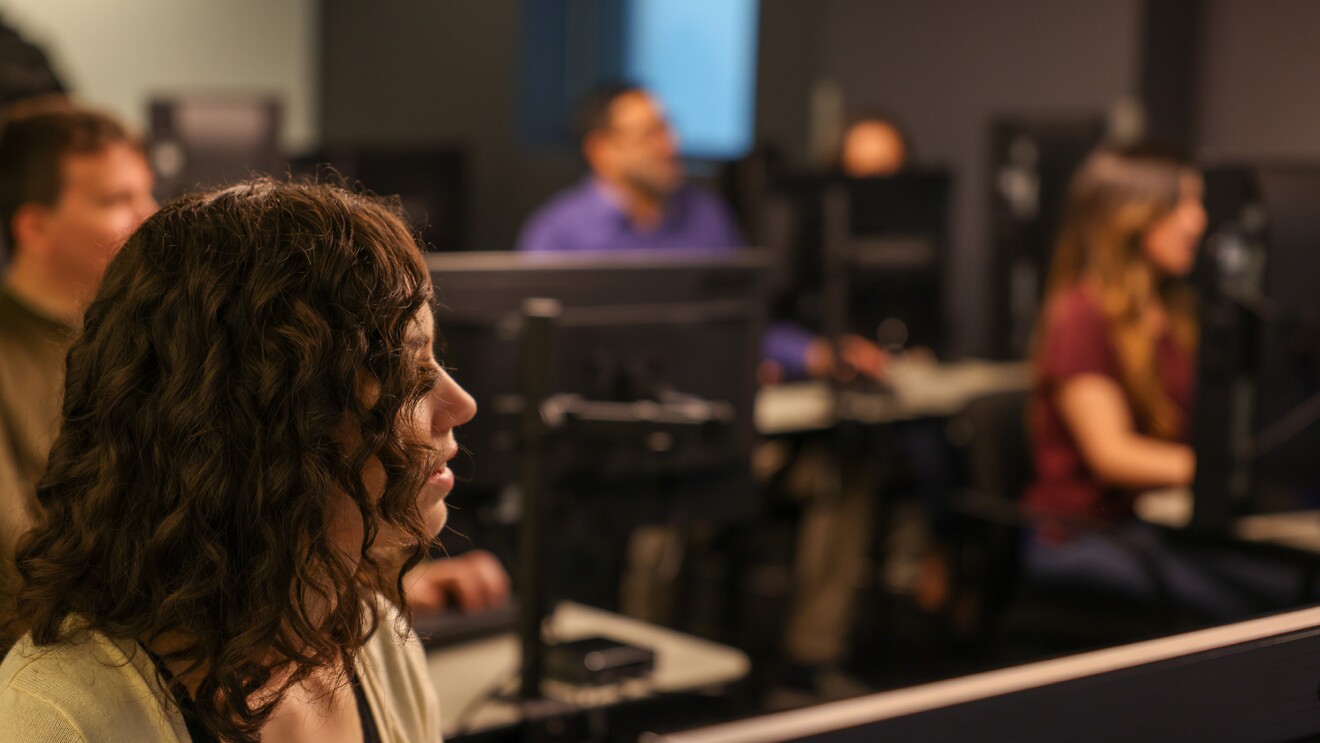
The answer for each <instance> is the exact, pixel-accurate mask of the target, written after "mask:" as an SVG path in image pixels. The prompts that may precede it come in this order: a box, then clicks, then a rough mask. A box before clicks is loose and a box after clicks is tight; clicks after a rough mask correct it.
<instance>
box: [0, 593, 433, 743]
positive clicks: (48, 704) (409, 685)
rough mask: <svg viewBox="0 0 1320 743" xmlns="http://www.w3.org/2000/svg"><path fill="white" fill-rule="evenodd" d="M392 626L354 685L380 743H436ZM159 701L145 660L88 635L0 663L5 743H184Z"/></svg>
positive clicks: (174, 712)
mask: <svg viewBox="0 0 1320 743" xmlns="http://www.w3.org/2000/svg"><path fill="white" fill-rule="evenodd" d="M381 603H382V604H384V603H385V602H383V601H382V602H381ZM396 618H397V614H396V613H395V612H394V611H393V610H387V611H386V613H384V614H383V616H382V621H381V625H380V629H379V630H377V632H376V633H375V634H374V635H372V637H371V639H370V640H369V641H368V642H367V644H366V646H365V647H363V649H362V653H361V655H360V656H359V657H360V663H359V668H358V680H359V682H360V683H361V685H362V690H363V692H364V693H365V695H366V698H367V702H368V704H369V705H370V706H371V712H372V715H373V716H374V717H375V718H376V727H377V728H378V729H379V731H380V736H381V740H382V741H384V743H414V742H415V741H423V742H425V741H439V740H440V739H441V737H440V707H439V704H438V702H437V701H436V698H435V691H434V690H433V689H432V687H431V682H430V679H429V678H428V677H427V670H426V658H425V655H424V653H423V651H422V646H421V643H420V642H418V640H417V636H416V635H414V634H412V632H409V634H408V637H407V639H406V640H405V641H403V642H400V640H399V636H398V633H397V632H396V631H395V629H394V628H395V626H396V625H395V620H396ZM162 698H167V697H166V696H163V695H162V689H161V685H160V679H159V675H158V674H157V673H156V667H155V665H154V664H153V663H152V661H151V658H150V656H148V655H147V654H146V653H145V652H143V650H142V648H141V647H140V646H137V645H136V644H135V643H133V642H128V641H122V640H112V639H111V638H109V637H106V636H105V635H102V634H100V633H96V632H89V633H83V634H82V635H81V636H80V637H77V638H75V639H74V640H73V641H71V642H67V643H62V644H60V645H56V646H50V647H35V646H33V645H32V642H31V638H30V637H24V638H23V639H22V640H20V641H19V642H18V644H17V645H15V646H14V647H13V648H12V649H10V651H9V654H8V655H6V656H5V659H4V662H3V663H0V720H2V721H3V723H0V730H3V737H4V740H5V741H7V742H8V743H102V742H104V743H110V742H111V741H129V740H131V741H141V742H142V743H155V742H157V741H159V742H161V743H165V742H168V743H191V738H190V737H189V736H188V729H187V727H186V726H185V724H184V721H183V716H182V715H181V714H180V713H179V711H178V709H177V708H176V707H174V706H173V705H170V706H169V707H168V708H167V707H163V706H162V705H161V703H160V701H159V700H160V699H162Z"/></svg>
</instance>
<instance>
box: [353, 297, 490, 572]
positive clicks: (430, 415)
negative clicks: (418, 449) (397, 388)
mask: <svg viewBox="0 0 1320 743" xmlns="http://www.w3.org/2000/svg"><path fill="white" fill-rule="evenodd" d="M404 353H406V354H410V355H413V356H414V357H415V358H416V359H417V361H418V363H419V364H420V365H422V366H428V367H430V368H431V369H432V370H433V371H434V372H435V376H434V379H435V384H434V386H432V387H431V388H430V389H429V390H427V391H426V392H425V393H424V394H423V396H422V399H421V400H420V401H419V402H418V403H417V405H416V406H415V407H413V409H412V410H404V411H401V412H400V414H399V415H400V421H399V425H400V426H401V427H403V428H404V429H405V431H404V433H405V435H406V436H408V438H410V439H413V440H417V441H425V442H427V443H429V444H430V445H431V448H432V449H433V450H435V451H436V452H437V453H438V455H439V459H438V460H435V461H433V464H437V465H438V466H436V467H435V469H434V470H432V471H431V472H428V473H425V474H426V482H425V484H424V485H423V486H422V489H421V490H420V491H419V492H418V494H417V510H418V512H419V513H420V514H421V516H422V519H423V521H424V522H425V524H426V528H427V532H428V533H430V534H439V533H440V530H441V529H443V528H444V526H445V519H446V518H447V516H448V509H447V508H446V506H445V498H446V497H447V496H448V495H449V492H450V491H451V490H453V488H454V473H453V471H451V470H450V469H449V464H448V463H449V460H451V459H453V458H454V455H455V454H457V453H458V442H457V441H456V440H455V438H454V429H455V428H457V427H458V426H461V425H463V424H464V423H467V422H468V421H470V420H472V417H473V416H474V415H476V412H477V403H476V401H475V400H473V399H472V396H471V395H469V394H468V393H467V392H466V391H465V390H464V389H463V388H462V387H460V386H459V385H458V383H457V382H455V381H454V378H453V377H451V376H449V373H448V372H446V371H445V369H444V368H443V367H442V366H440V363H439V362H438V361H437V360H436V358H435V318H434V316H433V315H432V312H431V309H430V308H429V307H423V308H422V309H420V310H418V312H417V314H416V315H415V316H414V317H413V320H412V322H411V323H410V324H409V329H408V336H407V338H406V340H405V349H404ZM360 394H361V395H362V397H363V401H364V402H365V403H366V404H367V405H368V406H370V405H372V404H374V402H375V398H376V397H378V396H379V395H380V388H379V386H378V385H377V384H376V383H375V382H371V383H369V384H367V385H365V388H364V389H363V390H361V392H360ZM362 481H363V484H364V485H365V486H366V488H367V492H368V493H369V494H370V495H371V496H372V497H373V498H377V497H379V496H380V495H381V493H383V492H384V491H385V469H384V467H383V466H382V465H381V462H380V460H379V459H376V458H375V457H373V458H371V459H370V460H369V461H368V462H367V465H366V468H365V469H364V471H363V473H362ZM362 533H363V529H362V518H361V516H360V514H359V513H358V510H357V506H356V505H355V504H354V503H353V501H352V499H351V498H349V497H348V495H347V494H343V495H342V496H341V497H340V498H339V499H338V500H337V502H336V506H335V513H334V515H333V516H332V526H331V538H332V539H333V540H334V542H335V543H336V545H338V547H339V548H340V550H341V552H342V553H343V554H346V555H355V554H357V553H358V550H359V549H360V548H361V546H362ZM400 539H401V537H400V536H399V535H396V534H391V533H390V530H389V529H388V528H385V529H382V531H381V533H380V535H379V536H378V538H377V545H378V546H379V547H382V548H385V549H389V548H390V547H391V546H398V542H399V540H400Z"/></svg>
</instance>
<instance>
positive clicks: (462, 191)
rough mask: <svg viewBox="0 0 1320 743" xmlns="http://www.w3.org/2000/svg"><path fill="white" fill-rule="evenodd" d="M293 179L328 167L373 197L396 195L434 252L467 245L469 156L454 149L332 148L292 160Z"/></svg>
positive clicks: (384, 146)
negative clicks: (370, 193) (373, 195)
mask: <svg viewBox="0 0 1320 743" xmlns="http://www.w3.org/2000/svg"><path fill="white" fill-rule="evenodd" d="M288 167H289V171H290V172H291V173H292V174H293V175H295V176H315V175H317V174H318V170H320V169H322V168H325V167H329V168H332V169H333V170H334V171H335V172H336V173H338V174H339V175H341V176H343V177H344V178H346V179H348V180H349V181H351V182H354V183H358V184H361V186H362V187H363V188H365V189H367V190H369V191H371V192H372V193H377V194H381V195H383V196H398V197H399V201H400V203H401V205H402V207H403V211H404V213H405V214H407V216H408V221H409V222H411V223H412V226H413V228H414V229H415V230H417V232H418V234H419V235H421V237H422V240H423V241H424V242H425V243H426V246H427V248H428V249H430V250H463V249H466V248H469V247H471V246H470V245H468V213H469V211H470V209H469V203H468V199H469V187H468V183H469V175H468V158H467V154H466V152H465V151H464V150H463V149H462V148H460V147H454V146H443V145H439V146H399V147H395V146H387V145H372V146H347V145H341V146H333V147H328V148H326V149H324V150H320V151H316V152H311V153H307V154H304V155H302V156H300V157H296V158H293V159H291V160H290V161H289V165H288Z"/></svg>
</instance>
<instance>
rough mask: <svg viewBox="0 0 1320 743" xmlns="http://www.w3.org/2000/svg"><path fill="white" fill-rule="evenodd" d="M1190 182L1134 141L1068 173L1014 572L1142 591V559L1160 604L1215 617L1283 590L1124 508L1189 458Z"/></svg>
mask: <svg viewBox="0 0 1320 743" xmlns="http://www.w3.org/2000/svg"><path fill="white" fill-rule="evenodd" d="M1202 191H1203V186H1202V181H1201V176H1200V175H1199V174H1198V173H1197V172H1196V171H1195V170H1193V169H1192V168H1190V167H1189V166H1187V165H1186V164H1185V163H1182V162H1179V161H1177V160H1175V159H1173V158H1170V157H1167V156H1164V155H1161V154H1156V153H1153V152H1150V151H1146V150H1137V149H1133V150H1124V151H1118V150H1102V151H1100V152H1097V153H1095V154H1093V155H1092V156H1091V157H1090V158H1088V160H1087V161H1086V162H1085V163H1084V164H1083V165H1082V167H1081V169H1080V170H1079V171H1078V173H1077V174H1076V176H1074V179H1073V182H1072V185H1071V189H1070V191H1069V196H1068V207H1067V213H1066V214H1065V217H1064V224H1063V228H1062V230H1061V232H1060V236H1059V242H1058V245H1057V247H1056V252H1055V257H1054V262H1053V264H1052V266H1051V273H1050V277H1049V283H1048V286H1047V291H1046V303H1045V309H1044V312H1043V313H1042V315H1041V321H1040V326H1039V327H1038V328H1037V337H1036V348H1035V353H1034V358H1033V366H1034V373H1035V379H1034V388H1033V394H1032V399H1031V405H1030V411H1029V416H1030V427H1031V433H1032V444H1033V447H1032V448H1033V450H1034V457H1035V465H1036V475H1037V480H1036V482H1035V483H1034V484H1033V485H1032V487H1031V488H1030V490H1029V491H1028V493H1027V503H1028V505H1029V506H1030V507H1031V508H1032V509H1033V510H1035V511H1036V512H1037V513H1038V514H1039V515H1040V516H1041V517H1043V519H1042V522H1041V523H1042V526H1041V528H1040V529H1039V530H1038V532H1037V534H1036V535H1035V539H1034V540H1033V541H1032V543H1031V545H1030V546H1029V548H1028V549H1027V567H1028V570H1029V571H1030V572H1032V573H1033V574H1034V576H1035V577H1036V578H1037V579H1040V580H1045V581H1047V582H1048V581H1051V580H1055V581H1058V582H1067V583H1070V584H1074V585H1076V584H1078V583H1085V584H1090V585H1096V586H1099V587H1103V588H1105V589H1107V590H1114V591H1119V592H1122V593H1128V594H1131V595H1134V596H1136V597H1150V598H1153V597H1154V596H1156V595H1157V587H1156V585H1155V582H1154V580H1153V579H1152V576H1151V574H1150V572H1149V569H1150V567H1151V566H1153V567H1154V568H1155V569H1156V570H1158V571H1160V573H1161V574H1162V579H1163V582H1164V583H1165V584H1166V585H1167V587H1168V589H1169V590H1170V591H1171V593H1172V594H1173V595H1174V597H1175V598H1177V599H1179V600H1180V601H1182V602H1183V603H1185V604H1187V605H1188V606H1190V607H1192V608H1195V609H1199V610H1201V611H1202V612H1203V613H1205V614H1207V615H1208V616H1211V617H1214V618H1217V619H1228V618H1232V617H1234V616H1241V615H1245V614H1249V613H1251V611H1252V610H1253V609H1254V608H1257V607H1259V606H1260V602H1259V601H1256V600H1254V599H1255V598H1259V597H1260V596H1261V595H1264V596H1269V595H1286V590H1287V581H1288V580H1289V577H1288V576H1286V575H1279V574H1278V571H1273V570H1267V569H1261V566H1259V565H1255V564H1243V563H1242V562H1241V561H1239V560H1232V559H1219V558H1214V559H1208V558H1198V559H1192V558H1189V557H1187V556H1186V555H1182V554H1179V553H1177V552H1175V551H1174V550H1172V549H1170V548H1169V547H1168V545H1167V544H1166V543H1165V541H1164V540H1163V539H1161V538H1160V535H1159V533H1158V532H1156V531H1155V530H1154V529H1152V528H1149V527H1146V526H1144V525H1142V524H1140V522H1137V521H1136V520H1135V519H1134V518H1132V511H1131V505H1132V498H1133V496H1134V495H1135V494H1136V493H1138V492H1140V491H1142V490H1149V489H1153V488H1161V487H1179V486H1189V485H1190V484H1191V482H1192V475H1193V473H1194V471H1195V467H1196V462H1195V456H1194V454H1193V452H1192V449H1191V447H1190V446H1188V444H1187V436H1188V414H1189V412H1190V410H1191V398H1192V387H1193V372H1192V365H1193V359H1194V351H1195V344H1196V337H1197V329H1196V317H1195V311H1194V303H1193V298H1192V296H1191V293H1190V288H1189V287H1188V286H1187V285H1186V284H1185V282H1184V278H1185V277H1186V276H1187V274H1188V273H1189V272H1190V271H1191V268H1192V265H1193V263H1194V261H1195V257H1196V248H1197V245H1198V243H1199V242H1200V239H1201V236H1202V234H1203V233H1204V231H1205V226H1206V214H1205V209H1204V208H1203V206H1202V204H1201V197H1202ZM1050 517H1055V518H1050ZM1082 524H1091V525H1100V526H1104V527H1108V529H1107V530H1106V531H1105V532H1104V533H1100V532H1097V531H1095V530H1091V529H1086V528H1081V525H1082ZM1134 547H1135V548H1136V549H1135V550H1134V549H1133V548H1134ZM1134 552H1139V553H1144V555H1145V560H1146V562H1145V565H1142V564H1139V562H1138V558H1137V557H1136V556H1135V554H1134ZM1221 563H1222V564H1221ZM1276 590H1277V591H1278V593H1276ZM1267 603H1268V602H1267Z"/></svg>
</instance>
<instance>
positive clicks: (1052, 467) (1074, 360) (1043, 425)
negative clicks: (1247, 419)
mask: <svg viewBox="0 0 1320 743" xmlns="http://www.w3.org/2000/svg"><path fill="white" fill-rule="evenodd" d="M1049 313H1050V314H1049V316H1048V318H1047V321H1046V324H1045V327H1044V336H1043V338H1041V342H1042V346H1041V349H1040V353H1039V356H1038V358H1037V361H1036V368H1035V375H1036V378H1035V385H1034V387H1033V390H1032V394H1031V401H1030V407H1029V410H1028V416H1029V423H1030V429H1031V439H1032V452H1033V456H1034V459H1035V465H1036V482H1035V483H1034V484H1032V486H1031V488H1030V489H1028V491H1027V504H1028V506H1029V507H1030V508H1032V509H1033V510H1036V511H1038V512H1041V513H1057V514H1060V515H1070V516H1084V517H1089V518H1092V519H1099V520H1101V521H1108V522H1112V523H1117V522H1119V521H1121V520H1123V519H1125V518H1127V517H1128V516H1130V515H1131V513H1132V496H1133V495H1134V493H1133V492H1131V491H1126V490H1123V489H1120V488H1114V487H1108V486H1105V485H1103V484H1101V482H1100V481H1099V480H1098V479H1097V478H1096V477H1095V475H1094V474H1092V473H1091V471H1090V468H1088V467H1087V466H1086V463H1085V462H1084V461H1082V453H1081V450H1080V449H1079V448H1078V446H1077V441H1076V440H1075V439H1074V438H1073V435H1072V432H1071V431H1069V430H1068V427H1067V426H1066V425H1065V424H1064V422H1063V418H1062V417H1061V416H1060V414H1059V407H1058V404H1057V402H1056V393H1057V392H1058V390H1059V388H1060V387H1061V386H1062V385H1063V383H1064V382H1066V381H1068V380H1069V379H1072V378H1074V377H1077V376H1080V375H1083V374H1100V375H1103V376H1106V377H1110V378H1112V379H1114V380H1115V381H1118V378H1119V366H1118V358H1117V353H1116V351H1115V350H1114V344H1113V342H1112V340H1111V338H1110V334H1109V327H1108V324H1107V323H1106V321H1105V318H1104V316H1103V315H1102V314H1101V313H1100V308H1099V307H1098V306H1097V304H1096V302H1095V300H1094V299H1092V297H1091V296H1090V294H1089V293H1088V292H1087V291H1086V290H1085V289H1083V288H1082V287H1081V286H1077V287H1074V288H1072V289H1069V290H1068V291H1066V292H1064V293H1063V294H1061V295H1059V296H1058V297H1057V299H1056V300H1055V302H1054V303H1053V304H1052V306H1051V308H1050V309H1049ZM1156 363H1157V364H1158V365H1159V374H1160V378H1161V379H1162V380H1163V381H1164V389H1165V391H1166V392H1167V393H1168V395H1169V397H1170V398H1171V399H1172V400H1173V402H1174V404H1175V405H1177V406H1178V408H1180V409H1181V410H1182V411H1183V421H1184V422H1183V426H1182V430H1181V431H1180V432H1179V435H1178V437H1177V439H1176V440H1178V441H1185V440H1186V438H1187V424H1186V420H1187V416H1188V414H1190V412H1191V401H1192V394H1193V392H1192V387H1193V383H1194V382H1193V373H1192V359H1191V358H1190V356H1189V354H1188V353H1187V352H1186V351H1185V350H1184V349H1183V348H1182V347H1181V346H1179V345H1178V343H1177V341H1175V340H1174V338H1173V335H1172V334H1171V333H1170V332H1167V331H1166V332H1165V333H1164V335H1163V336H1161V337H1160V339H1159V342H1158V345H1157V346H1156Z"/></svg>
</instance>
